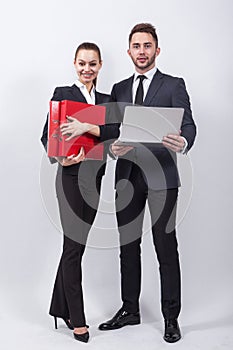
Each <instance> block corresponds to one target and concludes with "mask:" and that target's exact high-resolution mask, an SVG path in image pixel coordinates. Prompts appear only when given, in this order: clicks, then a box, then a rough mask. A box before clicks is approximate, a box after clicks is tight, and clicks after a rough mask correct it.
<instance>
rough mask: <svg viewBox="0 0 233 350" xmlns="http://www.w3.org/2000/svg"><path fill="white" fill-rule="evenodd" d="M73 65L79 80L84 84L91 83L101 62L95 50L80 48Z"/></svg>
mask: <svg viewBox="0 0 233 350" xmlns="http://www.w3.org/2000/svg"><path fill="white" fill-rule="evenodd" d="M74 66H75V69H76V72H77V74H78V78H79V80H80V81H81V83H83V84H85V85H86V84H90V83H93V80H94V79H95V78H96V77H97V75H98V73H99V70H100V68H101V66H102V62H101V61H100V60H99V56H98V53H97V52H96V51H94V50H85V49H81V50H79V51H78V54H77V56H76V59H75V61H74Z"/></svg>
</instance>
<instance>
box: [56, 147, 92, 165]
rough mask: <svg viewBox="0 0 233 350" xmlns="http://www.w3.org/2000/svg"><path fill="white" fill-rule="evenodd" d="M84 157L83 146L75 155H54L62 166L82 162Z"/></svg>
mask: <svg viewBox="0 0 233 350" xmlns="http://www.w3.org/2000/svg"><path fill="white" fill-rule="evenodd" d="M84 159H85V152H84V149H83V147H81V149H80V152H79V153H78V154H77V155H75V154H72V155H71V156H68V157H56V160H57V161H58V162H59V163H60V164H61V165H62V166H70V165H73V164H78V163H80V162H82V161H83V160H84Z"/></svg>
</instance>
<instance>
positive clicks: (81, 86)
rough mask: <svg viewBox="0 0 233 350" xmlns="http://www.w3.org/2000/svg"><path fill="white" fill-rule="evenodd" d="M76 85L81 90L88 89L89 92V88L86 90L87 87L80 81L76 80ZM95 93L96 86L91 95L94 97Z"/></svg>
mask: <svg viewBox="0 0 233 350" xmlns="http://www.w3.org/2000/svg"><path fill="white" fill-rule="evenodd" d="M75 85H76V86H77V87H78V88H80V89H83V90H84V89H86V90H87V88H86V86H85V85H84V84H83V83H81V81H80V80H76V81H75ZM94 93H95V86H94V85H93V87H92V89H91V92H90V95H92V94H94Z"/></svg>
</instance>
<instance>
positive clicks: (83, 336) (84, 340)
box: [73, 332, 89, 343]
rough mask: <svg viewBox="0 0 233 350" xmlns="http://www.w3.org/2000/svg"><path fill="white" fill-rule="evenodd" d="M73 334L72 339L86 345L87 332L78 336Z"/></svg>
mask: <svg viewBox="0 0 233 350" xmlns="http://www.w3.org/2000/svg"><path fill="white" fill-rule="evenodd" d="M73 334H74V339H76V340H78V341H82V342H83V343H87V342H88V340H89V332H86V333H83V334H78V333H73Z"/></svg>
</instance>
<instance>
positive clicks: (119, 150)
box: [111, 141, 134, 157]
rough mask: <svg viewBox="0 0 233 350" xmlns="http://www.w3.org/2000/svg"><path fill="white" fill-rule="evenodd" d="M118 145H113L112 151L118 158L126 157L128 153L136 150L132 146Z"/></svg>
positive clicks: (115, 143)
mask: <svg viewBox="0 0 233 350" xmlns="http://www.w3.org/2000/svg"><path fill="white" fill-rule="evenodd" d="M117 143H118V141H115V142H114V143H113V144H112V145H111V151H112V153H113V154H114V155H115V156H117V157H119V156H124V155H125V154H126V153H128V152H129V151H131V150H132V149H133V148H134V147H132V146H122V145H117Z"/></svg>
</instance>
